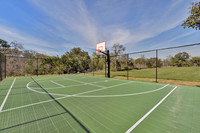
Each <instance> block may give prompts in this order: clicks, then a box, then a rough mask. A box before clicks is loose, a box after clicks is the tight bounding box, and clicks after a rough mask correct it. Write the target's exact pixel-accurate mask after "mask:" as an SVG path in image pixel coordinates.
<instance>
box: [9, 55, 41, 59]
mask: <svg viewBox="0 0 200 133" xmlns="http://www.w3.org/2000/svg"><path fill="white" fill-rule="evenodd" d="M6 57H8V58H24V59H44V58H34V57H22V56H6Z"/></svg>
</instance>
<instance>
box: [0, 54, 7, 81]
mask: <svg viewBox="0 0 200 133" xmlns="http://www.w3.org/2000/svg"><path fill="white" fill-rule="evenodd" d="M5 78H6V56H5V55H4V54H2V53H0V81H1V80H3V79H5Z"/></svg>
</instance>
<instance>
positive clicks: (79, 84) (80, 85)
mask: <svg viewBox="0 0 200 133" xmlns="http://www.w3.org/2000/svg"><path fill="white" fill-rule="evenodd" d="M43 82H44V81H43ZM101 82H108V80H103V81H97V82H90V84H94V83H101ZM83 85H87V83H81V84H76V85H68V86H64V88H68V87H75V86H83ZM31 88H32V89H41V88H34V87H31ZM59 88H63V87H53V88H45V89H47V90H50V89H59Z"/></svg>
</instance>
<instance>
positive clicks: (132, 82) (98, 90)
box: [72, 82, 133, 96]
mask: <svg viewBox="0 0 200 133" xmlns="http://www.w3.org/2000/svg"><path fill="white" fill-rule="evenodd" d="M130 83H133V82H127V83H122V84H117V85H113V86H109V87H103V88H100V89H96V90H91V91H86V92H81V93H78V94H74V95H72V96H77V95H81V94H87V93H90V92H95V91H101V90H105V89H109V88H113V87H117V86H121V85H126V84H130Z"/></svg>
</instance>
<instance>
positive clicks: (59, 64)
mask: <svg viewBox="0 0 200 133" xmlns="http://www.w3.org/2000/svg"><path fill="white" fill-rule="evenodd" d="M59 75H60V59H59Z"/></svg>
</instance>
